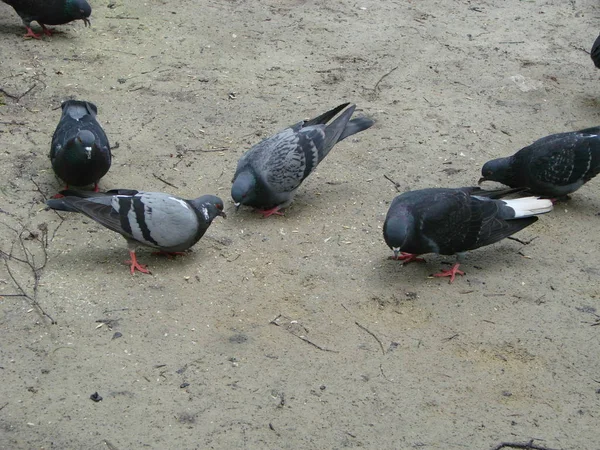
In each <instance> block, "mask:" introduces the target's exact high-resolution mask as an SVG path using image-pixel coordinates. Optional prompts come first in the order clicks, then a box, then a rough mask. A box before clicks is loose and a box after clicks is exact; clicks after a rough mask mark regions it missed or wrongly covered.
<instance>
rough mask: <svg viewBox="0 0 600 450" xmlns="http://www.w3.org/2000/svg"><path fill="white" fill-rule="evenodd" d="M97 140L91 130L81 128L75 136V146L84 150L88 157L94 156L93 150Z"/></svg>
mask: <svg viewBox="0 0 600 450" xmlns="http://www.w3.org/2000/svg"><path fill="white" fill-rule="evenodd" d="M95 141H96V136H94V133H92V132H91V131H90V130H81V131H80V132H79V133H77V136H75V146H76V147H77V148H78V149H80V150H83V151H84V152H85V154H86V155H87V159H91V158H92V150H93V148H94V142H95Z"/></svg>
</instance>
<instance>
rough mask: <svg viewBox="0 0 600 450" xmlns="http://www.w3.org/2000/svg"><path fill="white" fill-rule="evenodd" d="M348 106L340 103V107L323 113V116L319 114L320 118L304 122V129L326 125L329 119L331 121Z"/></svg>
mask: <svg viewBox="0 0 600 450" xmlns="http://www.w3.org/2000/svg"><path fill="white" fill-rule="evenodd" d="M349 104H350V103H342V104H341V105H340V106H336V107H335V108H333V109H332V110H329V111H327V112H324V113H323V114H321V115H320V116H317V117H315V118H314V119H311V120H307V121H306V122H304V126H305V127H309V126H311V125H322V124H326V123H327V122H329V121H330V120H331V119H333V118H334V117H335V116H336V115H337V114H338V113H339V112H340V111H342V110H343V109H344V108H345V107H346V106H348V105H349Z"/></svg>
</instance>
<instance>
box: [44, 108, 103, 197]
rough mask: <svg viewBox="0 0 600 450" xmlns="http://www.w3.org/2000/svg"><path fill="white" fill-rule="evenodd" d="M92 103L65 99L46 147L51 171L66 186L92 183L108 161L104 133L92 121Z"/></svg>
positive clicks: (95, 110)
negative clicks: (60, 115) (50, 142)
mask: <svg viewBox="0 0 600 450" xmlns="http://www.w3.org/2000/svg"><path fill="white" fill-rule="evenodd" d="M97 112H98V110H97V108H96V105H94V104H93V103H90V102H84V101H79V100H67V101H66V102H64V103H63V104H62V117H61V118H60V122H58V126H57V127H56V131H55V132H54V136H53V137H52V145H51V149H50V160H51V161H52V168H53V169H54V173H56V175H57V176H58V177H59V178H60V179H62V180H63V181H64V182H65V183H66V184H67V188H68V186H69V185H73V186H87V185H89V184H92V183H93V184H94V190H95V191H97V190H98V181H99V180H100V178H102V177H103V176H104V175H105V174H106V172H108V169H109V168H110V163H111V153H110V145H109V143H108V138H107V137H106V133H104V130H103V129H102V127H101V126H100V124H99V123H98V121H97V120H96V113H97Z"/></svg>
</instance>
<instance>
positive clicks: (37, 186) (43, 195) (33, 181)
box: [29, 177, 48, 201]
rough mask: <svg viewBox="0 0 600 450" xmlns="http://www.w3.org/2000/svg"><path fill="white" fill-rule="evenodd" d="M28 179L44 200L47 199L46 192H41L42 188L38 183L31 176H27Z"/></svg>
mask: <svg viewBox="0 0 600 450" xmlns="http://www.w3.org/2000/svg"><path fill="white" fill-rule="evenodd" d="M29 179H30V180H31V182H32V183H33V184H35V187H36V188H37V191H38V192H39V193H40V195H41V196H42V198H43V199H44V201H46V200H48V197H46V194H44V193H43V192H42V189H41V188H40V185H39V184H37V183H36V181H35V180H34V179H33V177H29Z"/></svg>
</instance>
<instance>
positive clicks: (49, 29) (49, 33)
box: [40, 23, 54, 36]
mask: <svg viewBox="0 0 600 450" xmlns="http://www.w3.org/2000/svg"><path fill="white" fill-rule="evenodd" d="M40 25H41V26H42V31H43V32H44V34H45V35H46V36H52V32H53V31H54V30H53V29H52V28H46V25H44V24H43V23H40Z"/></svg>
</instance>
